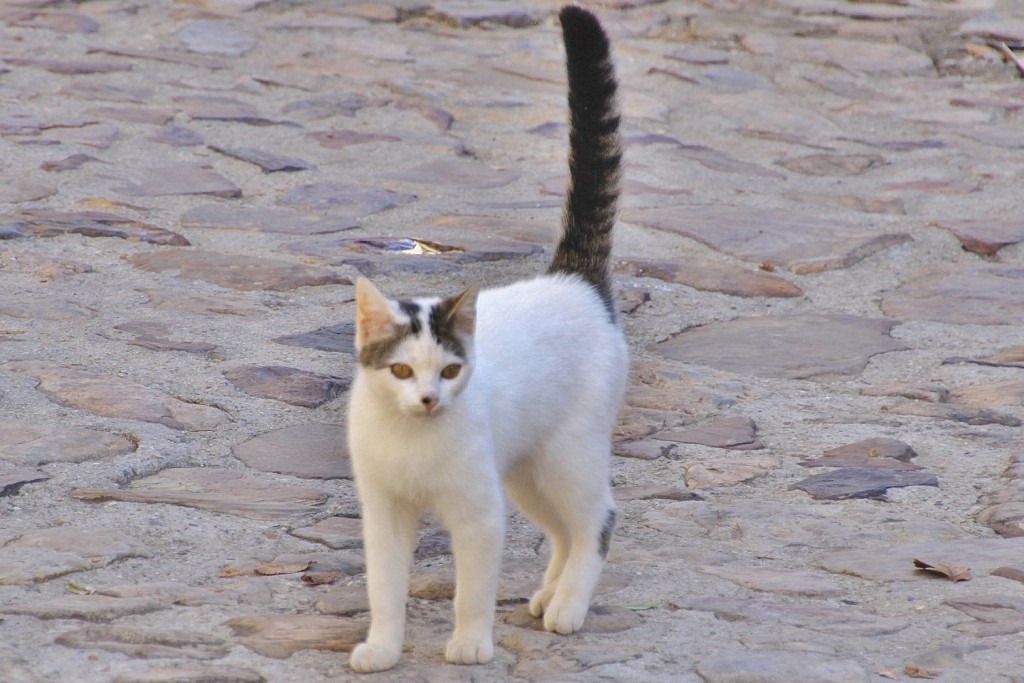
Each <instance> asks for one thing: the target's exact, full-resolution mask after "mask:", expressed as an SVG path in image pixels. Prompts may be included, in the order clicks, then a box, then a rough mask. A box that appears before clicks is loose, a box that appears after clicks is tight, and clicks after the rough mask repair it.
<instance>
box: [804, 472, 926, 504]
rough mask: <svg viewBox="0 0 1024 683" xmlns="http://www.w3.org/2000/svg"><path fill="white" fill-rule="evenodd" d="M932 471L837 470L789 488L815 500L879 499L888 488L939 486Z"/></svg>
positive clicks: (817, 475) (807, 479)
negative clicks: (806, 494) (802, 492)
mask: <svg viewBox="0 0 1024 683" xmlns="http://www.w3.org/2000/svg"><path fill="white" fill-rule="evenodd" d="M938 485H939V479H938V477H936V476H935V475H934V474H932V473H931V472H921V471H914V472H908V471H905V470H890V469H884V470H883V469H878V468H876V467H840V468H839V469H836V470H832V471H830V472H823V473H822V474H816V475H814V476H812V477H807V478H806V479H803V480H802V481H799V482H797V483H796V484H793V486H792V488H794V489H799V490H801V491H804V492H806V493H809V494H810V495H811V496H812V497H814V498H816V499H818V500H845V499H847V498H879V497H882V496H884V495H885V494H886V492H887V491H888V490H889V489H892V488H902V487H904V486H938Z"/></svg>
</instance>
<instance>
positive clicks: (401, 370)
mask: <svg viewBox="0 0 1024 683" xmlns="http://www.w3.org/2000/svg"><path fill="white" fill-rule="evenodd" d="M391 374H392V375H394V376H395V377H397V378H398V379H409V378H410V377H412V368H411V367H409V366H408V365H406V364H405V363H395V364H393V365H392V366H391Z"/></svg>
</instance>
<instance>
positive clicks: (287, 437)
mask: <svg viewBox="0 0 1024 683" xmlns="http://www.w3.org/2000/svg"><path fill="white" fill-rule="evenodd" d="M345 434H346V432H345V429H344V428H343V427H341V426H339V425H332V424H322V423H317V424H302V425H296V426H293V427H284V428H283V429H275V430H274V431H271V432H265V433H263V434H260V435H258V436H255V437H253V438H251V439H249V440H248V441H245V442H244V443H240V444H238V445H237V446H235V447H234V448H233V449H232V452H233V453H234V454H235V457H236V458H238V459H239V460H241V461H242V462H244V463H245V464H246V465H248V466H249V467H252V468H254V469H257V470H262V471H264V472H277V473H279V474H290V475H292V476H295V477H301V478H303V479H349V478H351V476H352V472H351V466H350V464H349V460H348V447H347V444H346V440H345Z"/></svg>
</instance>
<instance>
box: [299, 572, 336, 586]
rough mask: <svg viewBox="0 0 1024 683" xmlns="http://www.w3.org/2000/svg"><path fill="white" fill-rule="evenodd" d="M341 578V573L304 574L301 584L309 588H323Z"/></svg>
mask: <svg viewBox="0 0 1024 683" xmlns="http://www.w3.org/2000/svg"><path fill="white" fill-rule="evenodd" d="M340 576H341V572H306V573H305V574H303V575H302V582H303V583H307V584H309V585H310V586H323V585H326V584H329V583H334V582H335V581H337V580H338V577H340Z"/></svg>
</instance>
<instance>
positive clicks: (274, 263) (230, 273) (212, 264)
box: [128, 250, 352, 291]
mask: <svg viewBox="0 0 1024 683" xmlns="http://www.w3.org/2000/svg"><path fill="white" fill-rule="evenodd" d="M128 260H129V262H130V263H131V264H132V265H133V266H135V267H136V268H139V269H140V270H145V271H149V272H156V273H161V272H165V271H174V275H175V276H176V277H180V278H184V279H186V280H204V281H206V282H210V283H213V284H216V285H220V286H221V287H225V288H227V289H241V290H276V291H284V290H289V289H295V288H296V287H315V286H318V285H350V284H352V281H351V280H349V279H348V278H344V277H342V276H340V275H338V274H337V273H335V272H334V271H333V270H330V269H328V268H320V267H316V266H307V265H305V264H301V263H292V262H290V261H284V260H281V259H269V258H259V257H255V256H232V255H227V254H220V253H217V252H212V251H191V250H190V251H184V250H180V251H179V250H168V251H153V252H148V253H143V254H135V255H134V256H132V257H130V258H129V259H128Z"/></svg>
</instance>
